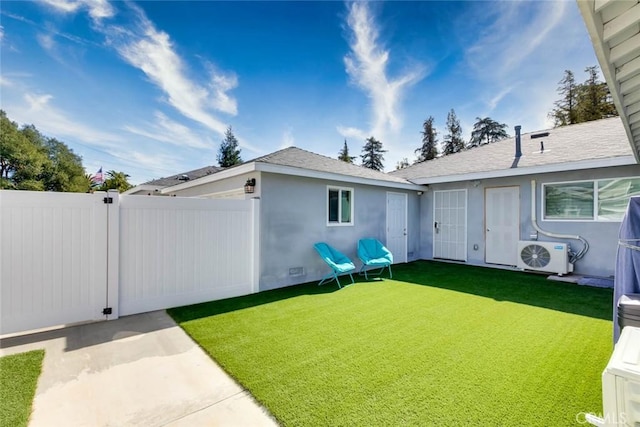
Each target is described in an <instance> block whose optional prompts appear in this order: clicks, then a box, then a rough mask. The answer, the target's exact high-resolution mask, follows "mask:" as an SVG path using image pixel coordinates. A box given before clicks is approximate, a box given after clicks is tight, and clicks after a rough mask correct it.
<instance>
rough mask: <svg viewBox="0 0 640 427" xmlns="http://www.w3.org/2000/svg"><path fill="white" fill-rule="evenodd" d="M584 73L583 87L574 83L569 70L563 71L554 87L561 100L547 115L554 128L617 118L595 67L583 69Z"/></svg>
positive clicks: (605, 85) (608, 93)
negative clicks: (562, 76)
mask: <svg viewBox="0 0 640 427" xmlns="http://www.w3.org/2000/svg"><path fill="white" fill-rule="evenodd" d="M584 71H585V72H586V73H587V75H588V77H587V80H586V81H585V82H584V83H580V84H578V83H576V82H575V77H574V75H573V72H571V71H569V70H565V72H564V73H565V76H564V78H563V79H562V80H560V82H559V83H558V84H559V86H558V93H559V94H560V95H561V96H562V98H561V99H559V100H558V101H556V102H554V105H555V108H554V109H553V110H551V112H550V113H549V117H550V118H553V121H554V125H555V126H556V127H558V126H566V125H572V124H575V123H583V122H588V121H591V120H598V119H604V118H607V117H614V116H617V115H618V112H617V111H616V108H615V105H614V104H613V101H612V99H611V94H610V92H609V88H608V86H607V84H606V83H604V82H602V81H600V79H598V67H597V66H592V67H587V68H585V70H584Z"/></svg>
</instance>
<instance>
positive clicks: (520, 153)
mask: <svg viewBox="0 0 640 427" xmlns="http://www.w3.org/2000/svg"><path fill="white" fill-rule="evenodd" d="M521 128H522V126H520V125H518V126H516V127H515V130H516V157H522V148H521V144H520V129H521Z"/></svg>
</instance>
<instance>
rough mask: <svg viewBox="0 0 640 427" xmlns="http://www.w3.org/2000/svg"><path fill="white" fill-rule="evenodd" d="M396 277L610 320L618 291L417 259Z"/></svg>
mask: <svg viewBox="0 0 640 427" xmlns="http://www.w3.org/2000/svg"><path fill="white" fill-rule="evenodd" d="M383 277H386V276H383ZM384 280H387V279H384ZM393 280H394V281H400V282H406V283H411V284H415V285H420V286H430V287H434V288H441V289H448V290H451V291H456V292H463V293H467V294H474V295H478V296H482V297H486V298H492V299H494V300H497V301H510V302H514V303H518V304H526V305H532V306H537V307H543V308H548V309H550V310H556V311H562V312H566V313H572V314H577V315H581V316H588V317H592V318H596V319H603V320H611V318H612V314H611V307H612V301H613V291H612V290H611V289H602V288H591V287H587V286H578V285H574V284H568V283H562V282H551V281H549V280H546V278H545V277H544V276H539V275H535V274H528V273H522V272H518V271H508V270H499V269H493V268H486V267H476V266H469V265H460V264H450V263H443V262H436V261H414V262H411V263H408V264H401V265H395V266H394V267H393ZM359 282H365V280H364V278H360V277H359V278H356V283H359ZM337 291H339V289H338V287H337V285H336V284H335V283H328V284H325V285H322V286H317V282H312V283H305V284H302V285H296V286H289V287H286V288H280V289H274V290H270V291H264V292H260V293H257V294H253V295H247V296H242V297H237V298H230V299H225V300H219V301H211V302H207V303H202V304H196V305H190V306H186V307H178V308H173V309H169V310H167V311H168V313H169V314H170V315H171V316H172V317H173V318H174V319H175V321H176V322H178V323H181V322H186V321H189V320H194V319H199V318H202V317H208V316H213V315H216V314H222V313H228V312H231V311H236V310H242V309H246V308H250V307H255V306H259V305H263V304H269V303H272V302H276V301H280V300H285V299H288V298H295V297H299V296H303V295H319V294H326V293H331V292H337Z"/></svg>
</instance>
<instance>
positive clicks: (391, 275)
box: [389, 264, 393, 279]
mask: <svg viewBox="0 0 640 427" xmlns="http://www.w3.org/2000/svg"><path fill="white" fill-rule="evenodd" d="M389 279H393V274H392V273H391V264H389Z"/></svg>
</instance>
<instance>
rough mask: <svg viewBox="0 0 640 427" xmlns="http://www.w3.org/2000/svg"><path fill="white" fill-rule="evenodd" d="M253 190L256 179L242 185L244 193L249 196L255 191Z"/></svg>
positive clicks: (250, 179)
mask: <svg viewBox="0 0 640 427" xmlns="http://www.w3.org/2000/svg"><path fill="white" fill-rule="evenodd" d="M255 189H256V179H255V178H249V179H248V180H247V182H246V183H245V184H244V193H245V194H251V193H253V192H254V191H255Z"/></svg>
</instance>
